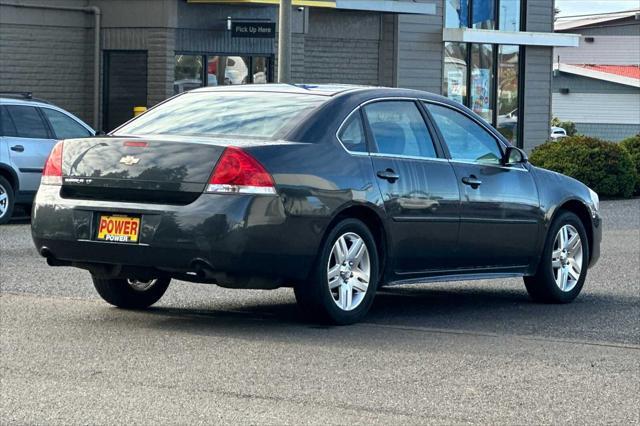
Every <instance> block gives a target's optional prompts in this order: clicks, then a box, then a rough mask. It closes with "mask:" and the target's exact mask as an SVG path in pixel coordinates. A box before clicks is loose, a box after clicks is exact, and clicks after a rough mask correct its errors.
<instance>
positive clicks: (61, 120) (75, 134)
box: [42, 108, 91, 139]
mask: <svg viewBox="0 0 640 426" xmlns="http://www.w3.org/2000/svg"><path fill="white" fill-rule="evenodd" d="M42 112H44V115H45V116H46V117H47V119H48V120H49V123H50V124H51V127H52V128H53V133H55V135H56V138H57V139H72V138H86V137H89V136H91V132H89V131H88V130H87V129H86V128H85V127H84V126H82V125H81V124H80V123H78V122H77V121H76V120H74V119H73V118H71V117H69V116H68V115H66V114H63V113H61V112H60V111H56V110H54V109H51V108H42Z"/></svg>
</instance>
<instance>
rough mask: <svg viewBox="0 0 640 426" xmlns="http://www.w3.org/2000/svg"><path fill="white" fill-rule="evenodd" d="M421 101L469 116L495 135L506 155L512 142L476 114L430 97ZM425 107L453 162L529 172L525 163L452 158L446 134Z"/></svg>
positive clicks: (491, 134)
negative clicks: (506, 164) (484, 161)
mask: <svg viewBox="0 0 640 426" xmlns="http://www.w3.org/2000/svg"><path fill="white" fill-rule="evenodd" d="M420 102H421V103H423V104H433V105H438V106H442V107H445V108H449V109H452V110H453V111H456V112H458V113H460V114H462V115H463V116H465V117H467V118H468V119H469V120H471V121H472V122H474V123H475V124H477V125H479V126H480V127H482V128H483V129H484V130H485V131H486V132H487V133H489V135H490V136H491V137H493V139H494V140H495V142H496V143H497V145H498V148H499V149H500V152H501V153H502V156H503V157H504V153H505V150H506V149H507V147H509V146H511V144H510V143H508V142H506V141H505V140H504V139H503V137H502V135H497V134H496V132H497V131H496V130H495V129H493V128H492V127H491V126H487V125H486V124H485V123H484V122H482V121H481V120H477V119H476V118H475V117H474V116H472V115H471V114H469V113H468V112H467V111H465V110H462V109H460V108H458V107H456V106H455V105H450V104H448V103H445V102H439V101H435V100H430V99H420ZM424 109H425V111H426V112H427V114H429V117H430V119H431V122H432V123H433V127H434V131H435V133H436V134H437V135H438V139H439V142H440V144H441V145H442V146H443V148H444V149H445V150H446V151H445V152H446V157H447V160H448V161H449V162H451V163H460V164H473V165H477V166H482V167H498V168H501V169H508V170H520V171H523V172H528V171H529V170H528V169H527V168H526V167H524V165H518V166H517V167H516V166H513V165H511V166H505V165H504V164H491V163H483V162H479V161H470V160H456V159H454V158H452V157H451V152H450V151H449V146H448V145H447V143H446V141H445V139H444V136H443V135H442V133H441V132H440V129H439V128H438V126H437V124H435V120H434V119H433V117H432V115H431V111H429V108H427V106H426V105H424Z"/></svg>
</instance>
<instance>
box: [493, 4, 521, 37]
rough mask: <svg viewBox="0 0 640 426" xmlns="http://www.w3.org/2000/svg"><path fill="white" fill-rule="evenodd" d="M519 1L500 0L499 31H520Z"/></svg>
mask: <svg viewBox="0 0 640 426" xmlns="http://www.w3.org/2000/svg"><path fill="white" fill-rule="evenodd" d="M520 2H521V0H500V10H499V14H500V23H499V25H498V28H499V29H500V30H501V31H520Z"/></svg>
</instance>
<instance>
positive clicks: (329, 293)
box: [294, 219, 380, 325]
mask: <svg viewBox="0 0 640 426" xmlns="http://www.w3.org/2000/svg"><path fill="white" fill-rule="evenodd" d="M379 265H380V264H379V261H378V252H377V249H376V243H375V239H374V238H373V235H372V234H371V231H370V230H369V228H367V226H366V225H365V224H364V223H362V222H361V221H359V220H357V219H344V220H342V221H340V222H339V223H338V224H336V225H335V226H334V227H333V229H332V230H331V231H330V232H329V234H328V235H327V237H326V238H325V241H324V243H323V244H322V247H321V248H320V253H319V255H318V259H317V263H316V265H315V267H314V270H313V272H312V274H311V277H310V279H309V280H308V281H307V282H302V283H299V284H298V285H296V286H295V287H294V291H295V296H296V300H297V302H298V306H299V307H300V311H301V313H302V314H303V315H304V316H305V317H306V318H307V319H309V320H311V321H313V322H320V323H324V324H337V325H345V324H353V323H355V322H357V321H360V320H361V319H362V318H363V317H364V316H365V315H366V314H367V312H368V311H369V308H370V307H371V304H372V303H373V298H374V296H375V293H376V290H377V286H378V277H379ZM365 284H366V285H365Z"/></svg>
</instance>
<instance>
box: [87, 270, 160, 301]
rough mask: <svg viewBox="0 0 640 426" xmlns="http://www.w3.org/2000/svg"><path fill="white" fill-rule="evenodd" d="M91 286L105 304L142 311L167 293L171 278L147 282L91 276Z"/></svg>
mask: <svg viewBox="0 0 640 426" xmlns="http://www.w3.org/2000/svg"><path fill="white" fill-rule="evenodd" d="M91 278H92V279H93V286H94V287H95V288H96V290H97V291H98V294H99V295H100V297H102V298H103V299H104V300H105V302H107V303H109V304H111V305H113V306H117V307H118V308H122V309H144V308H148V307H149V306H151V305H153V304H154V303H156V302H157V301H158V300H160V298H161V297H162V295H164V292H165V291H167V287H169V283H170V282H171V278H166V277H162V278H156V279H154V280H150V281H147V282H141V281H136V280H129V279H126V278H101V277H96V276H93V275H92V276H91Z"/></svg>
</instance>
